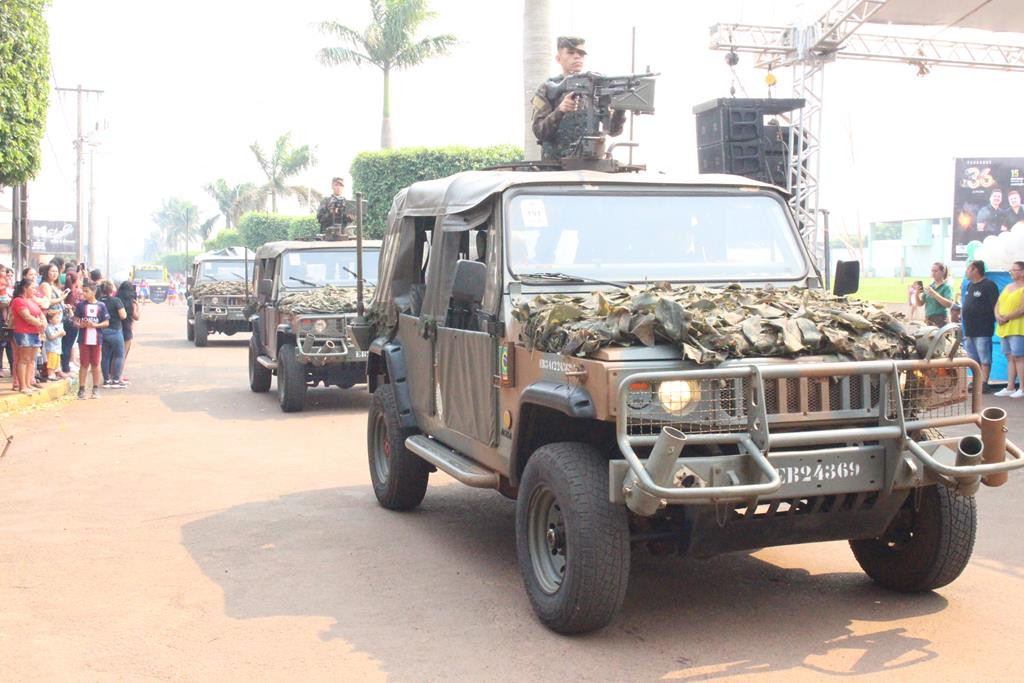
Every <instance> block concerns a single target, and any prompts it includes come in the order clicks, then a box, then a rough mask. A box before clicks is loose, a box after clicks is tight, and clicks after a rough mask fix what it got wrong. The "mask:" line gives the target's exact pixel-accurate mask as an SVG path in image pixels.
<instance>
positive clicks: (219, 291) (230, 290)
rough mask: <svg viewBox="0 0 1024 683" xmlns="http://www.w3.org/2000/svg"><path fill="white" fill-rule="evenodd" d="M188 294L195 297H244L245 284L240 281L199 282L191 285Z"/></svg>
mask: <svg viewBox="0 0 1024 683" xmlns="http://www.w3.org/2000/svg"><path fill="white" fill-rule="evenodd" d="M189 293H190V294H192V296H193V297H197V296H245V282H243V281H242V280H220V281H218V282H200V283H199V284H197V285H193V287H192V289H190V290H189Z"/></svg>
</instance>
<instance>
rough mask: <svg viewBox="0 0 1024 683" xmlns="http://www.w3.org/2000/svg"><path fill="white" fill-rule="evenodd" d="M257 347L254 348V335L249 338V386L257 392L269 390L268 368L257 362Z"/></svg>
mask: <svg viewBox="0 0 1024 683" xmlns="http://www.w3.org/2000/svg"><path fill="white" fill-rule="evenodd" d="M259 355H260V352H259V349H257V348H256V337H255V336H254V337H252V338H251V339H249V388H250V389H252V390H253V391H254V392H255V393H257V394H262V393H265V392H267V391H270V377H271V375H270V370H267V369H266V368H265V367H263V366H262V365H260V364H259V361H257V360H256V359H257V358H258V357H259Z"/></svg>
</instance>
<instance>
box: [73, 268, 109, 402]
mask: <svg viewBox="0 0 1024 683" xmlns="http://www.w3.org/2000/svg"><path fill="white" fill-rule="evenodd" d="M82 294H83V296H84V298H83V299H82V300H81V301H79V302H78V305H77V306H75V326H76V327H78V328H79V330H80V332H79V335H78V360H79V367H78V398H85V380H86V379H87V378H88V377H89V370H90V369H92V398H99V397H100V383H101V382H102V380H101V379H100V356H101V351H102V348H103V337H102V335H101V333H100V330H102V329H103V328H105V327H106V326H107V325H109V324H110V313H108V312H107V307H106V306H105V305H104V304H103V302H102V301H97V300H96V285H95V283H93V282H86V283H85V284H83V285H82Z"/></svg>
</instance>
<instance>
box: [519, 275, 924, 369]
mask: <svg viewBox="0 0 1024 683" xmlns="http://www.w3.org/2000/svg"><path fill="white" fill-rule="evenodd" d="M513 316H514V317H515V319H516V320H518V321H519V322H520V323H522V329H521V332H520V341H522V342H524V343H525V344H526V345H527V346H528V347H529V348H531V349H533V348H535V349H538V350H541V351H548V352H552V353H561V354H564V355H567V356H569V355H576V356H585V355H587V354H589V353H593V352H594V351H596V350H597V349H599V348H600V347H602V346H607V345H611V344H615V345H620V346H631V345H635V344H643V345H645V346H653V345H655V344H658V343H669V344H674V345H678V346H680V347H681V348H682V351H683V356H684V357H685V358H688V359H689V360H692V361H694V362H696V363H699V364H705V363H716V362H720V361H723V360H726V359H727V358H745V357H755V356H788V357H792V356H800V355H814V354H844V355H847V356H850V357H852V358H854V359H856V360H873V359H882V358H895V359H901V358H915V357H917V352H916V345H917V341H918V339H919V338H920V337H922V336H924V335H927V334H928V333H930V332H932V331H934V330H935V328H934V327H929V326H924V325H919V324H916V323H907V322H904V321H903V320H902V316H900V315H899V314H896V315H892V314H890V313H888V312H886V311H885V310H884V309H882V308H881V307H879V306H876V305H874V304H870V303H866V302H862V301H856V300H850V299H846V298H845V297H837V296H833V295H831V294H828V293H827V292H824V291H820V290H808V289H803V288H798V287H792V288H790V289H786V290H784V289H774V288H771V287H767V288H756V289H755V288H749V289H748V288H742V287H740V286H739V285H737V284H732V285H729V286H727V287H723V288H714V289H713V288H708V287H700V286H694V285H686V286H681V287H675V288H673V287H671V286H670V285H668V284H667V283H666V284H662V285H658V286H654V287H650V288H647V289H640V288H637V287H629V288H627V289H623V290H620V291H613V292H595V293H593V294H590V295H586V296H574V295H567V294H553V295H541V296H535V297H533V298H532V299H529V300H526V301H523V302H522V303H520V304H519V306H518V307H517V308H516V309H515V310H514V311H513Z"/></svg>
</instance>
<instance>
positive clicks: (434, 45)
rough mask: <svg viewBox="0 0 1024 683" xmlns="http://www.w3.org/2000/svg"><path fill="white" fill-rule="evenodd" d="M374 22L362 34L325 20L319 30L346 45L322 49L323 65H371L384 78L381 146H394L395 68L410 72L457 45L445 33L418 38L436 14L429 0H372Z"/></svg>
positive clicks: (452, 37)
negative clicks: (392, 97)
mask: <svg viewBox="0 0 1024 683" xmlns="http://www.w3.org/2000/svg"><path fill="white" fill-rule="evenodd" d="M370 12H371V13H372V14H373V21H372V22H371V23H370V25H369V26H367V27H366V28H365V29H363V30H362V31H358V30H356V29H353V28H349V27H348V26H345V25H343V24H340V23H338V22H336V21H324V22H321V24H320V30H321V31H322V32H323V33H325V34H328V35H332V36H334V37H336V38H338V39H339V40H340V41H341V42H342V43H344V44H345V45H343V46H338V47H325V48H323V49H321V50H320V52H319V57H320V62H321V63H323V64H324V65H327V66H335V65H338V64H354V65H356V66H362V65H363V64H372V65H373V66H375V67H377V68H378V69H380V70H381V72H382V73H383V75H384V106H383V109H382V121H381V126H380V146H381V148H382V149H390V147H391V92H390V79H391V70H392V69H407V68H409V67H413V66H416V65H418V64H422V63H423V62H425V61H426V60H427V59H430V58H431V57H437V56H440V55H444V54H447V53H448V51H449V50H450V49H451V48H452V47H453V46H454V45H455V44H456V39H455V36H453V35H451V34H448V33H446V34H443V35H438V36H429V37H427V38H420V39H416V38H415V37H414V36H415V34H416V31H417V29H419V27H420V25H421V24H422V23H423V22H424V21H426V20H428V19H432V18H433V17H434V16H436V14H435V13H434V12H431V11H430V10H429V9H428V8H427V0H370Z"/></svg>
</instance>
